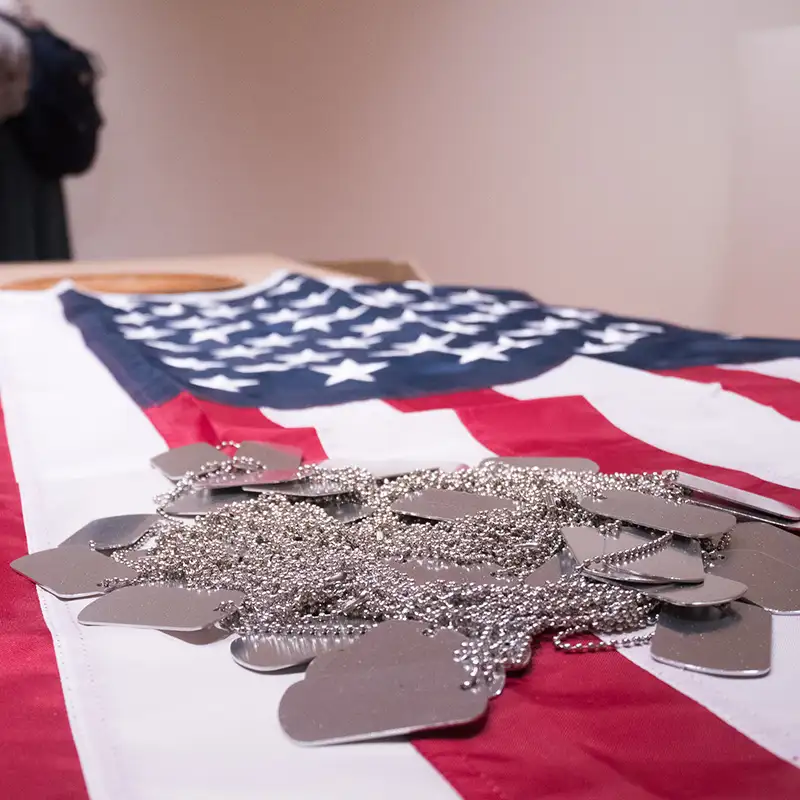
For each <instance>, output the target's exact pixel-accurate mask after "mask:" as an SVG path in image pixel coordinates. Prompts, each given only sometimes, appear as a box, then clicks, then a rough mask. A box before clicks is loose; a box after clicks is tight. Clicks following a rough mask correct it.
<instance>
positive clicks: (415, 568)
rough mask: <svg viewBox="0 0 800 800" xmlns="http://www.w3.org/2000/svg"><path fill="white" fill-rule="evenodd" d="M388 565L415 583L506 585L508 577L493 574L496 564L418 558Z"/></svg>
mask: <svg viewBox="0 0 800 800" xmlns="http://www.w3.org/2000/svg"><path fill="white" fill-rule="evenodd" d="M389 565H390V566H391V567H393V568H394V569H396V570H397V571H398V572H402V573H403V574H404V575H408V576H409V577H410V578H411V579H412V580H413V581H414V582H415V583H430V582H431V581H448V582H450V583H475V584H480V585H484V586H485V585H497V584H505V585H508V584H509V583H511V581H510V580H509V579H508V578H498V577H496V576H495V575H494V572H496V571H497V570H498V569H499V567H498V566H497V564H477V565H474V566H460V565H458V564H451V563H444V562H441V561H432V560H430V559H419V560H413V561H390V562H389Z"/></svg>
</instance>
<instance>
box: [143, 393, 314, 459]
mask: <svg viewBox="0 0 800 800" xmlns="http://www.w3.org/2000/svg"><path fill="white" fill-rule="evenodd" d="M145 413H146V414H147V416H148V418H149V419H150V421H151V422H152V423H153V425H154V426H155V428H156V430H157V431H158V432H159V433H160V434H161V436H163V437H164V440H165V441H166V443H167V445H168V446H169V447H180V446H182V445H185V444H192V443H193V442H208V443H209V444H214V445H216V444H219V443H220V442H222V441H226V440H227V441H236V442H241V441H244V440H250V441H259V442H267V443H269V444H274V445H286V446H289V447H296V448H298V449H300V450H302V451H303V454H304V455H305V457H306V459H307V460H309V461H321V460H322V459H324V458H325V451H324V450H323V449H322V444H321V443H320V440H319V437H318V436H317V432H316V431H315V430H314V428H283V427H281V426H280V425H277V424H276V423H274V422H271V421H270V420H268V419H267V418H266V417H265V416H264V415H263V414H262V413H261V412H260V411H259V410H258V409H257V408H234V407H232V406H224V405H220V404H219V403H212V402H211V401H210V400H199V399H198V398H196V397H192V395H190V394H188V393H187V392H181V394H179V395H178V396H177V397H176V398H174V399H173V400H170V401H168V402H166V403H164V404H163V405H161V406H155V407H154V408H149V409H146V411H145Z"/></svg>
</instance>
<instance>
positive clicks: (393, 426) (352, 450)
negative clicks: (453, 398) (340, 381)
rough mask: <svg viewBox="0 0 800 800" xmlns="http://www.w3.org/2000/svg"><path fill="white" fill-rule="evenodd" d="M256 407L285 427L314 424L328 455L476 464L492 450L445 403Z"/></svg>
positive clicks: (370, 401) (303, 426) (371, 403)
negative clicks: (411, 407) (410, 409)
mask: <svg viewBox="0 0 800 800" xmlns="http://www.w3.org/2000/svg"><path fill="white" fill-rule="evenodd" d="M261 411H262V412H263V413H264V415H265V416H266V417H268V418H269V419H270V420H272V421H273V422H277V423H278V424H279V425H283V426H284V427H287V428H305V427H309V428H316V430H317V435H318V436H319V439H320V442H321V443H322V446H323V448H324V449H325V452H326V453H327V454H328V457H329V458H336V459H341V458H351V459H366V460H375V461H385V460H389V459H390V460H398V461H403V460H407V461H419V460H420V459H425V460H426V461H431V460H444V461H460V462H462V463H464V464H477V463H478V462H479V461H480V460H481V459H483V458H487V457H488V456H491V455H493V453H492V452H491V450H488V449H487V448H485V447H484V446H483V445H482V444H480V443H479V442H476V441H475V439H473V438H472V437H471V436H470V435H469V433H467V431H466V430H465V428H464V426H463V425H462V424H461V420H460V419H459V418H458V414H456V412H455V411H452V410H451V409H449V408H446V409H434V410H432V411H419V412H416V413H414V414H404V413H403V412H402V411H398V410H397V409H395V408H393V407H392V406H390V405H389V404H388V403H384V402H383V401H382V400H362V401H359V402H355V403H343V404H341V405H338V406H325V407H320V408H306V409H302V410H299V411H286V410H283V409H275V408H262V409H261Z"/></svg>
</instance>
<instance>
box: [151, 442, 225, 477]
mask: <svg viewBox="0 0 800 800" xmlns="http://www.w3.org/2000/svg"><path fill="white" fill-rule="evenodd" d="M210 461H230V456H227V455H226V454H225V453H223V452H221V451H219V450H217V448H216V447H213V446H212V445H210V444H207V443H206V442H196V443H195V444H187V445H185V446H184V447H175V448H172V449H171V450H167V452H166V453H161V455H158V456H155V457H154V458H151V459H150V463H151V464H152V465H153V466H154V467H156V468H157V469H160V470H161V472H163V473H164V475H166V476H167V477H168V478H169V479H170V480H171V481H178V480H180V479H181V478H182V477H183V476H184V475H185V474H186V473H187V472H197V470H199V469H200V468H201V467H202V466H203V465H204V464H207V463H208V462H210Z"/></svg>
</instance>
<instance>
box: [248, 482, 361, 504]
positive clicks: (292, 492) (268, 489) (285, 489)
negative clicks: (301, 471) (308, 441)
mask: <svg viewBox="0 0 800 800" xmlns="http://www.w3.org/2000/svg"><path fill="white" fill-rule="evenodd" d="M243 488H244V491H245V492H253V493H255V494H285V495H286V496H287V497H297V498H300V499H302V498H304V497H307V498H317V499H321V498H324V497H338V496H340V495H343V494H348V492H349V491H350V490H349V489H348V488H347V487H345V486H342V485H341V484H339V483H336V482H334V481H328V480H324V479H322V478H310V479H307V480H300V481H288V482H286V483H275V484H270V485H268V486H264V485H262V486H244V487H243Z"/></svg>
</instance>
